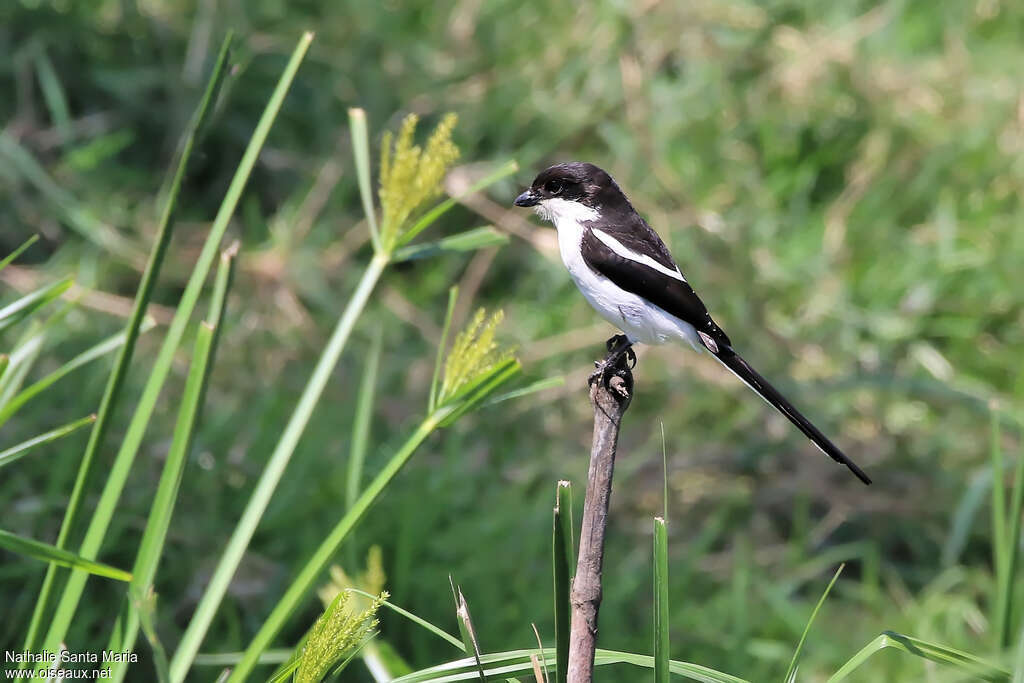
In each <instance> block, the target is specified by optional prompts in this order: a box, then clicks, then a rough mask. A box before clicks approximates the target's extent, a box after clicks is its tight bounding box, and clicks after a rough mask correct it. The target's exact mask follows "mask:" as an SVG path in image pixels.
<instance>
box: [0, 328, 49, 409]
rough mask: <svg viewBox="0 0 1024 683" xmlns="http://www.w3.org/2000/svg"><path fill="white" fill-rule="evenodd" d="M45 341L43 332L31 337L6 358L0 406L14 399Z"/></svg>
mask: <svg viewBox="0 0 1024 683" xmlns="http://www.w3.org/2000/svg"><path fill="white" fill-rule="evenodd" d="M45 341H46V334H45V332H39V333H38V334H35V335H33V336H32V337H31V338H29V340H28V341H26V342H25V343H24V344H20V345H19V346H18V347H17V348H16V349H15V350H14V351H13V352H12V353H11V355H10V356H8V358H7V369H6V371H5V372H4V374H3V377H0V406H3V405H6V404H7V402H8V401H10V400H11V399H12V398H14V395H15V394H16V393H17V391H18V389H20V388H21V385H22V384H23V383H24V382H25V377H26V376H28V373H29V370H31V369H32V366H33V365H35V362H36V360H38V358H39V354H40V352H41V351H42V350H43V343H44V342H45Z"/></svg>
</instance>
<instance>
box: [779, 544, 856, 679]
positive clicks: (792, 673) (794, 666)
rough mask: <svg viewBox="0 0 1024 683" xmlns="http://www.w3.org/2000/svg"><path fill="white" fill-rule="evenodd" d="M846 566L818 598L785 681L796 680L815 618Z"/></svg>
mask: <svg viewBox="0 0 1024 683" xmlns="http://www.w3.org/2000/svg"><path fill="white" fill-rule="evenodd" d="M845 566H846V565H845V564H841V565H839V568H838V569H836V573H835V574H833V575H832V580H831V581H829V582H828V586H826V587H825V592H824V593H822V594H821V597H820V598H818V604H817V605H815V606H814V611H812V612H811V616H810V618H809V619H808V620H807V624H806V625H805V626H804V632H803V633H802V634H800V641H799V642H798V643H797V644H796V650H794V651H793V658H792V659H790V660H789V668H787V669H786V677H785V678H784V679H783V680H785V681H786V682H787V683H791V682H792V681H794V680H795V679H796V670H797V666H798V665H799V664H800V653H801V652H803V649H804V641H806V640H807V634H808V633H810V632H811V626H812V625H813V624H814V618H815V617H817V616H818V610H820V609H821V606H822V605H824V604H825V598H827V597H828V594H829V593H830V592H831V591H832V586H834V585H835V584H836V580H837V579H839V575H840V574H842V573H843V568H844V567H845Z"/></svg>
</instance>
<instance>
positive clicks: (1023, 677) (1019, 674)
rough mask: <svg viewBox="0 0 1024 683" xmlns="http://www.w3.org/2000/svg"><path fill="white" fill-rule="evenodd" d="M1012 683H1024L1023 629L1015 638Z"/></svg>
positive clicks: (1023, 628) (1022, 628)
mask: <svg viewBox="0 0 1024 683" xmlns="http://www.w3.org/2000/svg"><path fill="white" fill-rule="evenodd" d="M1013 683H1024V627H1021V629H1020V635H1019V636H1017V654H1016V656H1015V657H1014V661H1013Z"/></svg>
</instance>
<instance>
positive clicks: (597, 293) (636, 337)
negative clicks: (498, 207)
mask: <svg viewBox="0 0 1024 683" xmlns="http://www.w3.org/2000/svg"><path fill="white" fill-rule="evenodd" d="M536 210H537V213H538V214H539V215H540V216H541V217H542V218H545V219H546V220H550V221H551V222H552V223H554V224H555V229H556V230H558V250H559V252H560V253H561V255H562V262H563V263H564V264H565V267H566V268H567V269H568V270H569V275H570V276H572V279H573V281H574V282H575V283H576V286H577V287H578V288H579V290H580V292H581V293H582V294H583V296H584V297H585V298H586V300H587V301H589V302H590V305H591V306H593V307H594V309H595V310H597V312H598V313H600V314H601V317H602V318H604V319H605V320H607V321H608V322H609V323H611V324H612V325H614V326H615V327H617V328H619V329H620V330H622V331H623V332H624V333H625V334H626V336H627V337H629V340H630V341H632V342H640V343H643V344H664V343H665V342H667V341H684V340H685V341H687V342H689V343H690V344H691V345H692V346H693V347H694V348H697V349H700V348H701V346H700V341H699V340H698V338H697V333H696V331H695V330H694V329H693V326H692V325H690V324H689V323H686V322H684V321H682V320H680V319H679V318H677V317H675V316H674V315H672V314H670V313H668V312H666V311H665V310H664V309H662V308H661V307H659V306H655V305H654V304H652V303H649V302H648V301H646V300H645V299H643V298H641V297H639V296H637V295H636V294H633V293H631V292H627V291H626V290H624V289H622V288H620V287H618V286H617V285H616V284H615V283H613V282H612V281H611V280H609V279H608V278H606V277H604V276H603V275H601V274H599V273H597V272H595V271H594V270H592V269H591V268H590V266H588V265H587V264H586V262H585V261H584V260H583V252H582V250H581V249H580V243H581V241H582V240H583V230H584V228H585V227H586V226H585V223H587V222H590V221H594V220H597V219H598V218H599V215H600V214H599V213H598V211H597V210H596V209H592V208H590V207H588V206H584V205H583V204H580V203H579V202H570V201H567V200H565V199H547V200H545V201H543V202H541V203H540V204H538V205H537V207H536ZM678 277H680V278H681V277H682V276H681V275H680V276H678Z"/></svg>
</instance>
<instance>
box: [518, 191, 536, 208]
mask: <svg viewBox="0 0 1024 683" xmlns="http://www.w3.org/2000/svg"><path fill="white" fill-rule="evenodd" d="M514 203H515V205H516V206H536V205H537V204H539V203H540V199H539V198H538V197H537V195H536V194H534V192H533V190H527V191H526V192H524V193H522V194H521V195H519V196H518V197H516V201H515V202H514Z"/></svg>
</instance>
